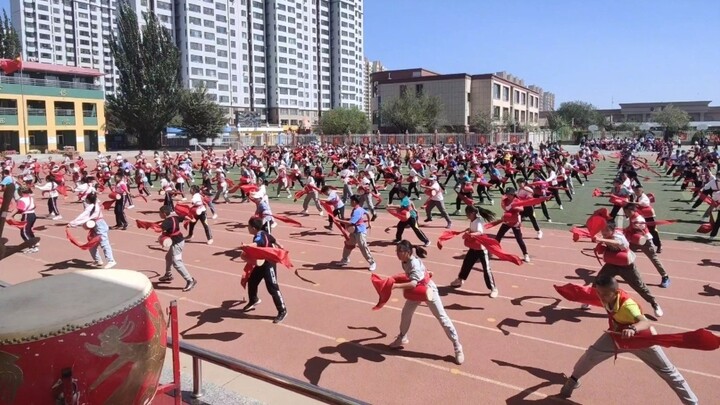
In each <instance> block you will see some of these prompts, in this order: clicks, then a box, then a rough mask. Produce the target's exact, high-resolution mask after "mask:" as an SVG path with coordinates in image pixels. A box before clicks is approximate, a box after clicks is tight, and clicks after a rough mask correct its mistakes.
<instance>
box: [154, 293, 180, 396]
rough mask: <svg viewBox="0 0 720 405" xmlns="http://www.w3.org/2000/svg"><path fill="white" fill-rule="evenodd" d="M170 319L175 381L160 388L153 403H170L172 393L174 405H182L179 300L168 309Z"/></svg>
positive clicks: (173, 302) (172, 302)
mask: <svg viewBox="0 0 720 405" xmlns="http://www.w3.org/2000/svg"><path fill="white" fill-rule="evenodd" d="M168 317H169V318H170V336H169V339H168V341H170V344H171V350H172V366H173V381H172V382H170V383H167V384H161V385H160V386H158V388H157V390H156V391H155V400H154V401H153V403H158V404H160V403H162V404H166V403H168V402H167V397H166V396H167V395H169V394H171V393H172V394H173V396H174V402H173V403H174V405H181V404H182V390H181V386H180V328H179V326H178V307H177V300H173V301H171V302H170V308H169V309H168ZM161 401H163V402H161Z"/></svg>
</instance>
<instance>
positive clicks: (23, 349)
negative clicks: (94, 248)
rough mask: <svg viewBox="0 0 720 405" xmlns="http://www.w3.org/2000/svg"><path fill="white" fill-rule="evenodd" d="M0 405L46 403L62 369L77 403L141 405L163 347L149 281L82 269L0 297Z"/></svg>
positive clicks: (152, 386)
mask: <svg viewBox="0 0 720 405" xmlns="http://www.w3.org/2000/svg"><path fill="white" fill-rule="evenodd" d="M0 308H3V310H2V311H0V404H2V405H9V404H23V405H45V404H51V405H52V404H55V403H64V401H63V402H56V401H58V400H59V399H60V395H62V392H63V390H62V387H61V388H60V389H57V388H56V389H55V390H53V386H54V385H56V383H58V381H60V380H61V376H62V374H63V372H64V371H67V370H70V371H71V372H72V379H73V382H74V383H75V387H76V389H77V392H76V396H77V397H78V398H79V403H80V404H93V405H94V404H98V405H99V404H123V405H124V404H127V405H146V404H149V403H150V402H151V400H152V399H153V397H154V395H155V391H156V389H157V386H158V382H159V379H160V373H161V371H162V366H163V361H164V359H165V350H166V325H165V319H164V317H163V311H162V307H161V306H160V302H159V301H158V298H157V296H156V295H155V291H154V290H153V288H152V284H151V283H150V280H148V279H147V277H145V275H143V274H142V273H139V272H135V271H129V270H83V271H77V272H72V273H66V274H62V275H58V276H53V277H48V278H43V279H39V280H32V281H28V282H25V283H21V284H17V285H14V286H11V287H8V288H5V289H3V291H2V294H0Z"/></svg>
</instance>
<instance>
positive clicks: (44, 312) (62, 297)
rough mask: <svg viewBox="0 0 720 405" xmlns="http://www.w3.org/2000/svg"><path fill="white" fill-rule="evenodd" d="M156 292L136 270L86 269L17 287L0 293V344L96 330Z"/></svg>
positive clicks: (14, 286)
mask: <svg viewBox="0 0 720 405" xmlns="http://www.w3.org/2000/svg"><path fill="white" fill-rule="evenodd" d="M151 292H152V284H151V283H150V280H149V279H148V278H147V277H146V276H145V275H144V274H142V273H139V272H136V271H132V270H82V271H76V272H72V273H66V274H62V275H58V276H53V277H46V278H42V279H37V280H31V281H27V282H24V283H20V284H15V285H13V286H10V287H7V288H4V289H3V292H2V294H0V308H3V310H2V311H0V343H1V342H8V341H28V340H36V339H32V337H33V336H36V337H39V336H41V335H49V334H52V333H58V332H59V331H63V330H75V329H79V328H81V327H84V326H85V325H88V324H90V325H92V324H94V323H97V322H99V321H101V320H103V319H105V318H107V317H108V316H110V315H112V314H116V313H118V312H121V311H123V310H125V309H127V308H128V307H131V306H132V305H137V302H139V301H142V300H143V299H145V298H146V297H147V296H148V295H149V294H150V293H151Z"/></svg>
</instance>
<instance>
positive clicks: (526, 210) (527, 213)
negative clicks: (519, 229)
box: [522, 207, 547, 232]
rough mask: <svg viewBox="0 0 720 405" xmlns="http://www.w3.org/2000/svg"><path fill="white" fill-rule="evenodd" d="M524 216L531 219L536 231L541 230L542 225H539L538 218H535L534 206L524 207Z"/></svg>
mask: <svg viewBox="0 0 720 405" xmlns="http://www.w3.org/2000/svg"><path fill="white" fill-rule="evenodd" d="M546 209H547V208H546ZM522 218H527V219H529V220H530V223H531V224H532V226H533V229H535V232H540V225H538V222H537V219H536V218H535V209H533V207H525V208H523V212H522Z"/></svg>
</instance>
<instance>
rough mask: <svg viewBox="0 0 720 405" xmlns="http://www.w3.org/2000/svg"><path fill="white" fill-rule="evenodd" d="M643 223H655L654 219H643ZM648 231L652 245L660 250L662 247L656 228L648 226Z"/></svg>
mask: <svg viewBox="0 0 720 405" xmlns="http://www.w3.org/2000/svg"><path fill="white" fill-rule="evenodd" d="M645 222H655V217H647V218H645ZM648 231H650V235H652V240H653V245H655V247H656V248H658V249H660V248H661V247H662V242H660V234H659V233H658V231H657V226H655V225H648Z"/></svg>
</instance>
